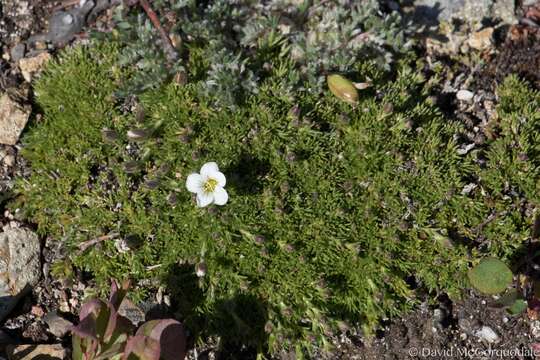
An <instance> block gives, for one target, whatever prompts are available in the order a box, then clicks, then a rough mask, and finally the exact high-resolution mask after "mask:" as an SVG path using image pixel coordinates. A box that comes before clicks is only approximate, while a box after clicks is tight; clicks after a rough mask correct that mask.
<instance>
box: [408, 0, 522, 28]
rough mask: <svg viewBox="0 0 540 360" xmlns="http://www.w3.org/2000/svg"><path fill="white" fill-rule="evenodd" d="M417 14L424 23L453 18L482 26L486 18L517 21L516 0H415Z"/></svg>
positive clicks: (508, 21) (507, 21)
mask: <svg viewBox="0 0 540 360" xmlns="http://www.w3.org/2000/svg"><path fill="white" fill-rule="evenodd" d="M414 6H415V16H416V17H417V18H418V20H419V21H421V22H422V23H431V24H433V23H437V22H441V21H444V22H447V23H451V22H452V20H453V19H456V20H460V21H462V22H465V23H467V24H469V25H470V26H471V27H472V28H476V29H477V28H478V27H479V26H481V24H482V21H483V20H484V19H492V20H501V21H502V22H504V23H506V24H515V23H517V18H516V15H515V1H514V0H415V1H414Z"/></svg>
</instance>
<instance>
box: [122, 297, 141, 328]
mask: <svg viewBox="0 0 540 360" xmlns="http://www.w3.org/2000/svg"><path fill="white" fill-rule="evenodd" d="M118 314H120V315H122V316H123V317H125V318H127V319H128V320H129V321H131V322H132V323H133V325H135V326H137V325H139V324H140V323H142V322H143V321H144V320H145V316H144V311H143V310H142V309H141V308H140V307H138V306H137V305H135V304H134V303H133V302H131V301H130V300H128V299H124V301H122V303H121V304H120V307H119V308H118Z"/></svg>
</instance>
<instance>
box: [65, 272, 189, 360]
mask: <svg viewBox="0 0 540 360" xmlns="http://www.w3.org/2000/svg"><path fill="white" fill-rule="evenodd" d="M128 288H129V282H127V281H126V282H123V283H122V285H121V287H119V286H118V283H117V282H116V281H113V282H112V288H111V295H110V299H109V300H108V301H103V300H100V299H91V300H89V301H87V302H86V303H85V304H84V305H83V306H82V308H81V311H80V314H79V319H80V322H79V325H77V326H75V327H73V328H72V332H73V338H72V341H73V359H74V360H101V359H103V360H105V359H113V360H114V359H118V360H119V359H122V360H137V359H140V360H160V359H162V360H173V359H174V360H178V359H183V358H184V357H185V354H186V340H185V334H184V328H183V326H182V324H181V323H179V322H178V321H176V320H173V319H166V320H153V321H148V322H146V323H144V324H143V325H142V326H141V327H140V328H139V329H138V330H137V332H136V333H135V334H134V335H131V334H132V333H133V330H134V326H133V325H132V324H131V322H130V321H129V320H128V319H127V318H125V317H123V316H121V315H119V314H118V308H119V307H120V304H121V303H122V300H123V299H124V297H125V295H126V293H127V290H128Z"/></svg>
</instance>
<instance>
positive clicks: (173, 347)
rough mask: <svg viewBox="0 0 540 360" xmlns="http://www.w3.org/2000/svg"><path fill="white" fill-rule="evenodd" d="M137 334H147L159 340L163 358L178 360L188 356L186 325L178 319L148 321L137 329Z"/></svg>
mask: <svg viewBox="0 0 540 360" xmlns="http://www.w3.org/2000/svg"><path fill="white" fill-rule="evenodd" d="M137 335H146V336H149V337H150V338H152V339H154V340H156V341H158V343H159V346H160V349H161V359H163V360H178V359H183V358H184V357H185V356H186V335H185V332H184V327H183V325H182V324H181V323H179V322H178V321H176V320H173V319H166V320H152V321H148V322H147V323H145V324H143V325H142V326H141V327H140V328H139V330H137Z"/></svg>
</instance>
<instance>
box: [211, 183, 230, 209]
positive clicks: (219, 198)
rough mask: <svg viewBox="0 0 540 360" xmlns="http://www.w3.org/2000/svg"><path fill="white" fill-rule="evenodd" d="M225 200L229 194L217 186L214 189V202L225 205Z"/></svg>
mask: <svg viewBox="0 0 540 360" xmlns="http://www.w3.org/2000/svg"><path fill="white" fill-rule="evenodd" d="M227 200H229V194H227V190H225V189H224V188H222V187H217V188H216V190H215V191H214V203H215V204H216V205H225V204H226V203H227Z"/></svg>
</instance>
